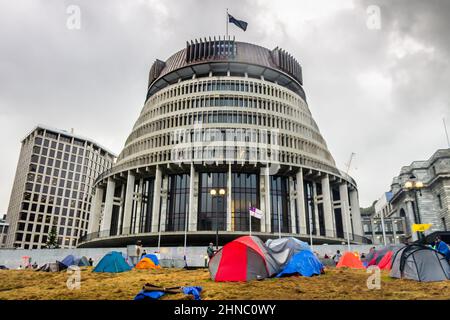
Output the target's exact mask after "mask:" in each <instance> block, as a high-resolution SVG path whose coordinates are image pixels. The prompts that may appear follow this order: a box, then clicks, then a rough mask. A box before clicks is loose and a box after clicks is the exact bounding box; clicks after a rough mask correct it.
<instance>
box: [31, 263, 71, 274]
mask: <svg viewBox="0 0 450 320" xmlns="http://www.w3.org/2000/svg"><path fill="white" fill-rule="evenodd" d="M66 269H67V266H66V265H65V264H63V263H61V262H59V261H56V262H50V263H46V264H44V265H43V266H42V267H40V268H39V269H37V270H36V271H44V272H58V271H62V270H66Z"/></svg>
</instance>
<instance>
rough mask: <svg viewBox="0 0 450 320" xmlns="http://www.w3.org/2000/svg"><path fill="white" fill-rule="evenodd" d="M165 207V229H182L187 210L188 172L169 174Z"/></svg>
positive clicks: (183, 228)
mask: <svg viewBox="0 0 450 320" xmlns="http://www.w3.org/2000/svg"><path fill="white" fill-rule="evenodd" d="M167 208H168V210H167V218H166V225H167V231H184V230H185V219H186V214H187V212H188V210H189V175H188V174H175V175H170V176H169V195H168V198H167Z"/></svg>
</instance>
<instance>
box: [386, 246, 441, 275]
mask: <svg viewBox="0 0 450 320" xmlns="http://www.w3.org/2000/svg"><path fill="white" fill-rule="evenodd" d="M390 276H391V277H393V278H404V279H411V280H416V281H423V282H432V281H444V280H449V279H450V265H449V263H448V261H447V260H446V259H445V256H444V255H443V254H441V253H439V252H438V251H436V250H434V249H432V248H430V247H428V246H426V245H423V244H417V243H415V244H411V245H407V246H404V247H403V248H401V249H400V250H399V251H397V252H396V253H395V255H394V257H393V258H392V269H391V274H390Z"/></svg>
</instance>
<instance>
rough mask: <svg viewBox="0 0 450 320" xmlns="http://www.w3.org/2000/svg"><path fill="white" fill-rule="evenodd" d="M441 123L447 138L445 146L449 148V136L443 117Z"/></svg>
mask: <svg viewBox="0 0 450 320" xmlns="http://www.w3.org/2000/svg"><path fill="white" fill-rule="evenodd" d="M442 123H443V124H444V131H445V136H446V138H447V147H449V148H450V140H449V138H448V131H447V124H446V123H445V117H444V118H442Z"/></svg>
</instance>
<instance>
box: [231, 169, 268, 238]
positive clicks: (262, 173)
mask: <svg viewBox="0 0 450 320" xmlns="http://www.w3.org/2000/svg"><path fill="white" fill-rule="evenodd" d="M265 172H266V171H265V168H260V169H259V185H260V186H259V196H260V204H261V210H262V211H263V212H264V214H263V216H262V218H261V232H266V197H267V195H266V191H265V190H266V180H265V176H266V175H265ZM233 223H234V222H233Z"/></svg>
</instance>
